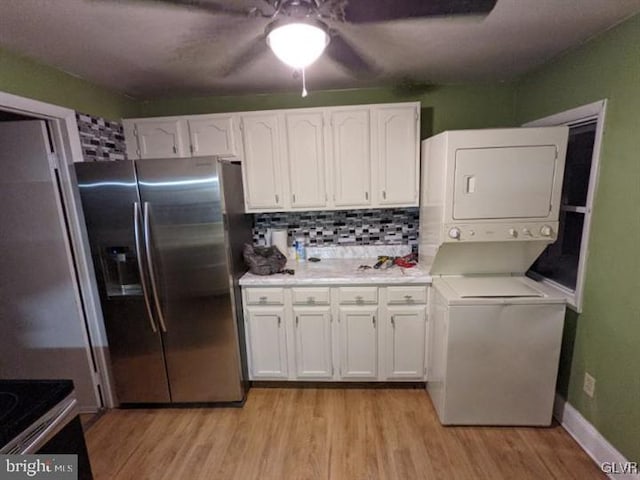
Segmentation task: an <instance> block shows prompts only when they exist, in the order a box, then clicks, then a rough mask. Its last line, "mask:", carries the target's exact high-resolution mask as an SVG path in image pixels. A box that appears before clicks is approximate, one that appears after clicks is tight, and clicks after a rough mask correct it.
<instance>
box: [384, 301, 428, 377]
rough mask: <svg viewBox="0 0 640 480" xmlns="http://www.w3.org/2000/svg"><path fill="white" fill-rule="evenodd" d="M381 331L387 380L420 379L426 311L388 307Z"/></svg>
mask: <svg viewBox="0 0 640 480" xmlns="http://www.w3.org/2000/svg"><path fill="white" fill-rule="evenodd" d="M385 329H386V335H385V346H386V348H385V350H386V355H385V364H386V373H387V378H413V379H416V380H419V379H422V378H424V373H425V372H424V368H425V364H424V360H425V354H424V349H425V339H426V307H425V306H424V305H420V306H408V307H389V308H388V310H387V318H385Z"/></svg>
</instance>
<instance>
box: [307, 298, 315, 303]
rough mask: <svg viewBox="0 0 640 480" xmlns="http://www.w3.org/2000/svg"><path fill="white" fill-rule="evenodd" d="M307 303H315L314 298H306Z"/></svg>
mask: <svg viewBox="0 0 640 480" xmlns="http://www.w3.org/2000/svg"><path fill="white" fill-rule="evenodd" d="M307 303H316V299H315V297H307Z"/></svg>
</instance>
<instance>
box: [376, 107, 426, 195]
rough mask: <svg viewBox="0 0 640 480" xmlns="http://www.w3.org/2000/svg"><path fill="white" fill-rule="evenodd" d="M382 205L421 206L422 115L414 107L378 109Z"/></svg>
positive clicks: (379, 183) (379, 185) (379, 190)
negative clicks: (419, 200) (420, 148)
mask: <svg viewBox="0 0 640 480" xmlns="http://www.w3.org/2000/svg"><path fill="white" fill-rule="evenodd" d="M376 112H377V129H376V130H377V131H376V136H377V148H378V152H377V153H378V162H377V163H378V193H377V196H378V198H377V200H378V203H379V204H381V205H395V206H417V205H418V169H419V167H418V165H419V154H418V146H419V138H418V137H419V133H418V132H419V118H420V116H419V113H418V109H417V107H415V106H397V107H376Z"/></svg>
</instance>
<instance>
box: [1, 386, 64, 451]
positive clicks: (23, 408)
mask: <svg viewBox="0 0 640 480" xmlns="http://www.w3.org/2000/svg"><path fill="white" fill-rule="evenodd" d="M71 392H73V382H72V381H71V380H0V448H2V447H4V446H5V445H6V444H7V443H9V442H10V441H11V440H13V439H14V438H15V437H17V436H18V435H19V434H20V433H22V432H23V431H24V430H26V429H27V428H28V427H29V426H30V425H31V424H32V423H33V422H35V421H36V420H37V419H38V418H40V417H41V416H42V415H44V414H45V413H47V412H48V411H49V410H50V409H51V408H53V407H55V406H56V405H57V404H58V403H59V402H61V401H62V400H64V399H65V398H66V397H67V396H68V395H69V394H70V393H71Z"/></svg>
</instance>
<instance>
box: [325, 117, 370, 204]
mask: <svg viewBox="0 0 640 480" xmlns="http://www.w3.org/2000/svg"><path fill="white" fill-rule="evenodd" d="M330 115H331V146H332V152H331V153H332V159H333V162H332V173H333V175H332V176H333V203H334V205H335V206H336V207H362V206H367V205H370V204H371V121H370V110H369V109H368V108H361V109H346V110H338V109H331V114H330Z"/></svg>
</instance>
